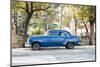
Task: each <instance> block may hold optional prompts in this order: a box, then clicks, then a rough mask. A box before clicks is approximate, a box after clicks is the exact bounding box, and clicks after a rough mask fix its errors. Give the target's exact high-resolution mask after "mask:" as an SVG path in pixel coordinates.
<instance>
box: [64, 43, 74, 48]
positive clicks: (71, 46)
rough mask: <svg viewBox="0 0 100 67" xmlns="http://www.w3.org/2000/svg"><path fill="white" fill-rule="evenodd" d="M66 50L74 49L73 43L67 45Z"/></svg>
mask: <svg viewBox="0 0 100 67" xmlns="http://www.w3.org/2000/svg"><path fill="white" fill-rule="evenodd" d="M65 47H66V48H67V49H73V48H74V43H71V42H70V43H67V44H66V46H65Z"/></svg>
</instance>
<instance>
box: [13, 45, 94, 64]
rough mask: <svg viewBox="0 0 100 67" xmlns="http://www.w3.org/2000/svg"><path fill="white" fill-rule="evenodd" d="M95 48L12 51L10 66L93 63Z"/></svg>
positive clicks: (16, 49) (20, 49)
mask: <svg viewBox="0 0 100 67" xmlns="http://www.w3.org/2000/svg"><path fill="white" fill-rule="evenodd" d="M94 60H95V46H77V47H75V48H74V49H66V48H65V47H45V48H41V50H35V51H33V50H32V49H31V48H15V49H12V65H13V66H15V65H27V64H28V65H29V64H45V63H61V62H77V61H94Z"/></svg>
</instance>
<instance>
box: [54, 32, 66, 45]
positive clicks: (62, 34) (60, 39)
mask: <svg viewBox="0 0 100 67" xmlns="http://www.w3.org/2000/svg"><path fill="white" fill-rule="evenodd" d="M65 38H66V34H65V32H59V35H58V37H57V38H56V41H55V42H56V46H62V45H63V42H64V40H65Z"/></svg>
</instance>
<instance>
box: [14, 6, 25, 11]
mask: <svg viewBox="0 0 100 67" xmlns="http://www.w3.org/2000/svg"><path fill="white" fill-rule="evenodd" d="M16 8H20V9H23V10H24V11H25V10H26V9H25V8H24V7H20V6H17V7H16Z"/></svg>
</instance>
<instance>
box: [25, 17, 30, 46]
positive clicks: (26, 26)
mask: <svg viewBox="0 0 100 67" xmlns="http://www.w3.org/2000/svg"><path fill="white" fill-rule="evenodd" d="M30 19H31V17H30V16H27V18H26V22H25V24H24V36H23V41H24V43H23V47H25V43H26V42H27V37H28V35H27V29H28V25H29V22H30Z"/></svg>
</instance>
